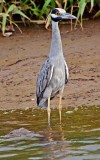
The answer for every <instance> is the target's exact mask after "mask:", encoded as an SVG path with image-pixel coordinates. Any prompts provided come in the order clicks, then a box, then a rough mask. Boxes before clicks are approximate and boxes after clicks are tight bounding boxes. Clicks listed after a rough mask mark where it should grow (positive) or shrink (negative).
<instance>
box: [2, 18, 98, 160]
mask: <svg viewBox="0 0 100 160" xmlns="http://www.w3.org/2000/svg"><path fill="white" fill-rule="evenodd" d="M22 29H23V34H20V33H19V32H18V31H16V33H15V35H14V36H12V37H9V38H3V37H2V36H0V136H1V137H0V160H11V159H12V160H13V159H14V160H36V159H38V160H40V159H43V160H45V159H46V160H47V159H50V160H53V159H54V160H56V159H57V160H58V159H59V160H66V159H67V160H83V159H85V160H87V159H89V160H90V159H91V160H94V159H95V160H99V159H100V120H99V119H100V19H98V20H94V21H92V20H91V21H86V22H84V31H83V32H82V31H81V29H80V27H79V26H78V27H77V29H76V30H73V31H72V32H70V26H69V25H64V26H63V25H60V30H61V36H62V42H63V50H64V56H65V59H66V61H67V63H68V66H69V71H70V77H69V82H68V84H67V85H66V87H65V90H64V95H63V102H62V103H63V104H62V105H63V111H62V123H61V124H59V114H58V109H57V108H58V100H59V99H58V98H59V97H58V96H57V97H56V98H55V99H54V100H52V102H51V108H52V112H51V126H50V127H48V124H47V112H46V110H40V109H37V108H36V102H35V88H36V78H37V75H38V72H39V69H40V67H41V65H42V64H43V62H44V60H45V59H46V57H47V55H48V53H49V48H50V40H51V31H46V30H45V29H44V26H41V27H40V26H37V25H34V26H30V27H26V28H23V27H22ZM31 108H32V109H31Z"/></svg>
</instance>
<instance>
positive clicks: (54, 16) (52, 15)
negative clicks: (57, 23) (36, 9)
mask: <svg viewBox="0 0 100 160" xmlns="http://www.w3.org/2000/svg"><path fill="white" fill-rule="evenodd" d="M50 15H51V17H52V18H57V17H58V16H57V15H56V14H50Z"/></svg>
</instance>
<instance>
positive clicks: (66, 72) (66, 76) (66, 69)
mask: <svg viewBox="0 0 100 160" xmlns="http://www.w3.org/2000/svg"><path fill="white" fill-rule="evenodd" d="M64 63H65V84H66V83H67V82H68V77H69V71H68V66H67V63H66V61H64Z"/></svg>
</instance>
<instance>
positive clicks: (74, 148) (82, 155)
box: [0, 106, 100, 160]
mask: <svg viewBox="0 0 100 160" xmlns="http://www.w3.org/2000/svg"><path fill="white" fill-rule="evenodd" d="M0 121H1V122H0V136H1V137H0V160H11V159H12V160H13V159H14V160H18V159H19V160H37V159H38V160H40V159H42V160H47V159H48V160H58V159H59V160H83V159H84V160H87V159H88V160H100V110H99V107H95V106H92V107H78V108H77V110H76V109H74V108H71V107H69V108H68V109H63V111H62V123H61V124H60V123H59V114H58V110H57V109H52V113H51V126H50V127H48V124H47V111H46V110H37V109H35V110H32V109H28V110H26V111H25V110H15V111H14V110H12V111H1V112H0Z"/></svg>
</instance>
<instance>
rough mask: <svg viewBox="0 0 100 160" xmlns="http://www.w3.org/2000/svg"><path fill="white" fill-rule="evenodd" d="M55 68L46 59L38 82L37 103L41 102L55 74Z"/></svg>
mask: <svg viewBox="0 0 100 160" xmlns="http://www.w3.org/2000/svg"><path fill="white" fill-rule="evenodd" d="M53 68H54V66H53V65H52V64H51V63H50V62H49V61H46V62H45V63H44V65H43V66H42V68H41V70H40V73H39V75H38V79H37V84H36V96H37V104H39V102H40V100H41V99H42V97H43V93H44V91H45V89H46V87H47V86H48V85H49V83H50V80H51V78H52V74H53Z"/></svg>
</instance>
